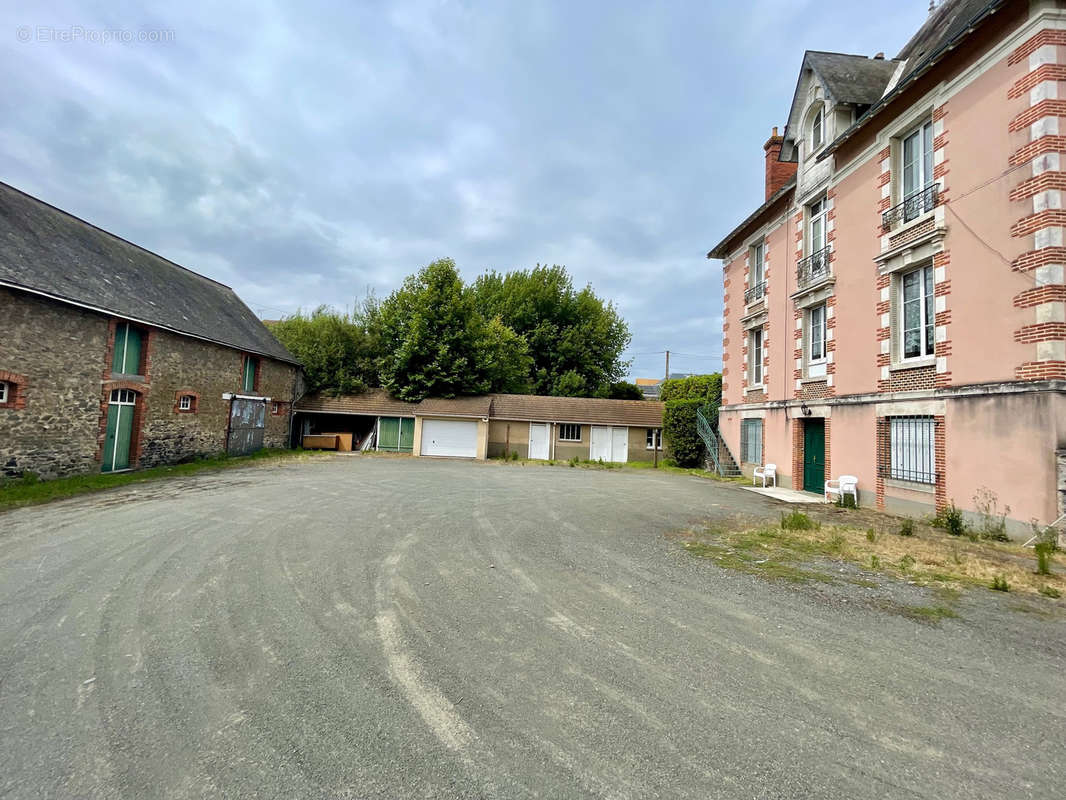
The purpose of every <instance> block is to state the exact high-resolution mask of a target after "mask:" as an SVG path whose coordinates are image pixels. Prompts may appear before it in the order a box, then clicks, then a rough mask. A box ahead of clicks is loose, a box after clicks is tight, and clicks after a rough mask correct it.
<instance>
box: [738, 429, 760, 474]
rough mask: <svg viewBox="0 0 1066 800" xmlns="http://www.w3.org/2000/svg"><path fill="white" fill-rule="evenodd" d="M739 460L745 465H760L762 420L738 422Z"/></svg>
mask: <svg viewBox="0 0 1066 800" xmlns="http://www.w3.org/2000/svg"><path fill="white" fill-rule="evenodd" d="M740 460H741V461H742V462H743V463H745V464H761V463H762V420H761V419H742V420H741V421H740Z"/></svg>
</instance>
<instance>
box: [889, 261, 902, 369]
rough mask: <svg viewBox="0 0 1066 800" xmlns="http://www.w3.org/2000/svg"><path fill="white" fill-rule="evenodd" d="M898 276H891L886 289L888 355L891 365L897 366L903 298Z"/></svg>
mask: <svg viewBox="0 0 1066 800" xmlns="http://www.w3.org/2000/svg"><path fill="white" fill-rule="evenodd" d="M901 283H902V281H901V280H900V276H899V275H893V276H892V279H891V282H890V283H889V285H888V286H889V289H888V300H889V302H888V305H889V308H888V336H889V343H890V345H891V347H890V350H889V353H890V354H891V358H890V361H891V363H893V364H898V363H899V361H900V346H899V340H900V337H901V336H902V335H903V333H902V330H901V328H900V320H901V319H902V316H901V311H900V309H901V307H902V305H903V298H902V296H901V291H900V284H901Z"/></svg>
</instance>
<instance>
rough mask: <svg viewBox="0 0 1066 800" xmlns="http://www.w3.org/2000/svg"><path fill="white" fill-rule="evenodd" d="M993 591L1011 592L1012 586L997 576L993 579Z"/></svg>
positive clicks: (1000, 576)
mask: <svg viewBox="0 0 1066 800" xmlns="http://www.w3.org/2000/svg"><path fill="white" fill-rule="evenodd" d="M992 591H994V592H1009V591H1010V584H1009V583H1007V579H1006V578H1004V577H1003V576H1002V575H996V576H994V577H993V578H992Z"/></svg>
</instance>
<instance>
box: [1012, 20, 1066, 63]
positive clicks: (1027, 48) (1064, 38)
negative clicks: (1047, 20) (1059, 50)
mask: <svg viewBox="0 0 1066 800" xmlns="http://www.w3.org/2000/svg"><path fill="white" fill-rule="evenodd" d="M1045 44H1054V45H1063V46H1066V31H1060V30H1052V29H1050V28H1049V29H1045V30H1042V31H1040V32H1039V33H1037V34H1035V35H1033V36H1032V37H1031V38H1030V39H1028V40H1027V41H1026V42H1025V43H1024V44H1021V45H1019V46H1018V47H1017V48H1016V49H1014V50H1012V51H1011V54H1010V55H1009V56H1007V64H1008V65H1013V64H1018V63H1021V62H1022V61H1024V60H1025V59H1027V58H1029V56H1031V55H1032V54H1033V53H1035V52H1036V51H1037V50H1038V49H1040V48H1041V47H1043V46H1044V45H1045Z"/></svg>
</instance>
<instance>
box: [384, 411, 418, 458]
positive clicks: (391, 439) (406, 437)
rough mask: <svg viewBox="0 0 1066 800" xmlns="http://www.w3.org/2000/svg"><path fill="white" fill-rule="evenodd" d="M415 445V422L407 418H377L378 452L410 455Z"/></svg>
mask: <svg viewBox="0 0 1066 800" xmlns="http://www.w3.org/2000/svg"><path fill="white" fill-rule="evenodd" d="M414 443H415V421H414V420H413V419H408V418H407V417H379V418H378V450H385V451H388V452H390V453H410V452H411V451H412V450H413V449H414Z"/></svg>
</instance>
